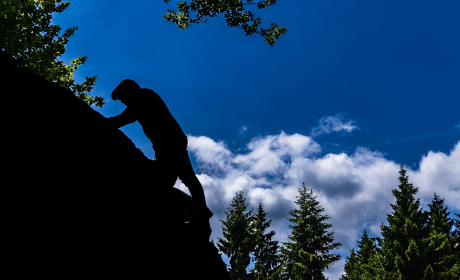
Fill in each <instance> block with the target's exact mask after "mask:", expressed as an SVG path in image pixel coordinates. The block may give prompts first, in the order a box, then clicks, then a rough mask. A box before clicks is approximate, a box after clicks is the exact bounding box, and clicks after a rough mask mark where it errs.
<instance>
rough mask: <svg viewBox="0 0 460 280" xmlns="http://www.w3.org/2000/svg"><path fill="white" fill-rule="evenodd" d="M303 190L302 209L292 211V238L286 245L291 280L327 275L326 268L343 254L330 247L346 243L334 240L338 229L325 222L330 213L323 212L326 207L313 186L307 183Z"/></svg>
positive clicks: (300, 205)
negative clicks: (318, 199)
mask: <svg viewBox="0 0 460 280" xmlns="http://www.w3.org/2000/svg"><path fill="white" fill-rule="evenodd" d="M299 193H300V195H299V196H297V201H296V202H295V203H296V204H297V205H298V207H299V209H296V210H291V211H289V214H290V215H291V218H288V220H289V222H290V223H291V225H289V227H290V228H291V234H290V235H289V237H288V238H289V240H290V242H287V243H285V248H283V249H282V254H283V258H284V262H285V266H286V270H285V272H284V273H283V276H284V278H285V279H290V280H294V279H302V280H307V279H315V280H317V279H326V278H325V277H324V274H323V272H324V271H325V270H326V269H327V268H329V267H330V266H331V265H332V264H334V263H335V262H337V261H339V260H340V255H335V254H331V253H330V251H331V250H334V249H337V248H339V247H340V246H341V245H342V244H340V243H333V242H334V233H333V232H328V231H327V229H328V228H330V227H332V225H331V224H327V223H325V221H326V220H327V219H330V217H328V216H327V215H322V212H323V211H324V208H323V207H321V206H320V205H319V202H318V201H317V200H316V196H313V190H312V189H310V190H308V189H306V188H305V184H303V188H300V189H299Z"/></svg>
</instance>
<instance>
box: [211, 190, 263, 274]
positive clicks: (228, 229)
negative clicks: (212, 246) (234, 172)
mask: <svg viewBox="0 0 460 280" xmlns="http://www.w3.org/2000/svg"><path fill="white" fill-rule="evenodd" d="M247 206H248V204H247V203H246V198H245V197H244V196H243V191H239V192H237V193H236V194H235V197H234V198H233V199H232V202H231V203H230V206H229V207H228V211H225V216H226V218H225V220H220V221H221V223H222V235H223V237H224V238H218V242H217V247H218V249H219V251H221V252H222V253H224V254H225V255H226V256H227V257H228V258H229V259H230V268H229V272H230V278H231V279H242V280H244V279H249V276H248V273H247V267H248V266H249V264H250V262H251V257H250V254H251V252H253V248H254V238H253V235H252V232H251V226H252V222H253V220H254V218H253V216H252V212H253V211H252V210H251V211H248V210H247Z"/></svg>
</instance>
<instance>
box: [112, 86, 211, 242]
mask: <svg viewBox="0 0 460 280" xmlns="http://www.w3.org/2000/svg"><path fill="white" fill-rule="evenodd" d="M112 99H113V100H120V101H121V103H123V104H125V105H126V107H127V108H126V109H125V110H124V111H123V112H122V113H121V114H119V115H118V116H115V117H110V118H107V120H108V121H110V123H111V124H112V125H113V126H115V127H117V128H119V127H122V126H124V125H127V124H130V123H133V122H135V121H138V122H139V123H140V124H141V125H142V129H143V130H144V133H145V135H146V136H147V137H148V138H149V139H150V141H152V146H153V149H154V150H155V158H156V160H155V167H156V169H157V172H156V173H157V174H158V175H159V176H162V177H163V178H165V177H169V178H170V179H169V180H166V181H169V182H170V183H171V184H172V185H173V184H174V182H175V181H176V179H177V177H179V179H180V180H181V181H182V182H183V183H184V184H185V185H186V186H187V187H188V188H189V190H190V193H191V194H192V198H193V201H194V204H195V217H196V218H198V220H196V222H198V224H199V226H200V231H205V233H206V234H208V235H207V238H209V235H210V234H211V229H210V227H209V218H210V217H211V216H212V212H211V211H210V210H209V208H208V207H207V206H206V201H205V197H204V192H203V187H202V186H201V184H200V182H199V181H198V178H197V177H196V175H195V172H194V171H193V168H192V164H191V163H190V159H189V157H188V153H187V136H186V135H185V134H184V132H183V131H182V129H181V127H180V126H179V124H178V123H177V121H176V120H175V119H174V117H173V116H172V115H171V113H170V112H169V110H168V107H166V104H165V103H164V102H163V100H162V99H161V97H160V96H159V95H158V94H157V93H156V92H154V91H153V90H151V89H146V88H143V89H141V88H140V86H139V85H138V84H137V83H136V82H135V81H133V80H129V79H126V80H123V81H122V82H121V83H120V84H119V85H118V86H117V87H116V88H115V89H114V90H113V92H112ZM158 170H161V171H160V172H158ZM171 178H172V180H171ZM172 185H171V186H167V187H172ZM160 199H161V198H160Z"/></svg>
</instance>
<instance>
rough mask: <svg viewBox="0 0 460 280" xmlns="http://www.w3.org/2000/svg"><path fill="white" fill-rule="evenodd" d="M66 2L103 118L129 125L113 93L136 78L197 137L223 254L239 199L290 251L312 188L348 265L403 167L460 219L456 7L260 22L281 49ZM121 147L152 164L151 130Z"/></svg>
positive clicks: (134, 4) (200, 170)
mask: <svg viewBox="0 0 460 280" xmlns="http://www.w3.org/2000/svg"><path fill="white" fill-rule="evenodd" d="M70 2H71V4H70V6H69V8H68V9H67V10H66V11H64V12H63V13H62V14H58V15H55V17H54V20H53V23H54V24H59V25H60V26H61V27H63V28H68V27H72V26H78V28H79V29H78V30H77V31H76V33H75V35H74V36H73V37H71V38H70V43H69V44H68V46H67V52H66V53H65V54H64V56H63V57H62V60H63V61H64V62H69V61H70V59H71V58H74V57H77V56H79V55H81V56H88V60H87V62H86V63H85V64H84V65H82V66H81V67H80V69H79V70H77V72H76V74H75V76H74V77H75V78H76V79H77V81H81V80H82V79H83V78H84V77H85V76H94V75H97V77H98V79H97V82H96V86H95V87H94V90H93V93H94V94H95V95H99V96H102V97H104V98H105V99H106V100H105V101H106V104H105V106H104V107H103V108H102V109H100V108H95V109H96V110H97V111H99V112H101V113H102V114H103V115H104V116H107V117H108V116H113V115H116V114H118V113H120V112H121V111H122V110H123V109H124V106H123V105H122V104H121V103H120V102H114V101H111V100H110V93H111V91H112V90H113V88H114V87H116V86H117V85H118V83H119V82H120V81H121V80H123V79H125V78H130V79H134V80H135V81H137V82H138V83H139V84H140V86H141V87H145V88H151V89H153V90H155V91H156V92H157V93H158V94H159V95H160V96H161V97H162V98H163V100H164V101H165V102H166V104H167V106H168V107H169V109H170V111H171V113H172V114H173V116H174V117H175V118H176V119H177V121H178V122H179V124H180V125H181V127H182V129H183V130H184V132H185V133H186V134H187V135H189V152H190V157H191V158H192V161H193V164H194V168H195V171H196V173H197V174H198V177H199V179H200V181H201V182H202V184H203V187H204V189H205V193H206V197H207V199H208V206H209V207H210V208H211V210H212V211H213V212H214V213H215V216H214V217H213V218H212V226H213V236H212V237H213V238H214V239H216V238H217V237H219V236H221V233H220V224H219V221H218V220H219V219H223V218H224V216H223V215H224V214H223V211H224V210H225V209H226V208H227V207H228V205H229V203H230V200H231V198H232V196H233V195H234V193H235V192H236V191H238V190H243V191H244V192H245V195H247V197H248V201H249V202H250V205H251V206H254V207H255V206H257V203H258V202H262V203H264V205H265V207H266V209H267V210H268V211H267V212H269V214H270V215H271V218H272V219H273V221H274V222H273V223H274V229H275V231H276V232H277V236H278V239H279V240H281V241H286V236H287V234H288V228H287V226H286V224H285V222H283V221H285V219H286V218H287V211H288V210H289V209H292V207H294V204H293V202H292V201H293V200H295V195H296V190H297V188H298V187H300V186H301V184H302V182H305V184H306V185H307V187H310V188H313V190H314V191H315V193H316V194H318V199H319V200H320V202H321V203H322V206H323V207H325V209H326V213H327V214H329V215H330V216H331V218H332V219H331V220H330V221H331V223H332V224H333V228H332V230H333V231H334V232H335V233H336V234H335V236H336V238H337V239H338V240H339V241H340V242H342V243H343V244H344V245H343V246H342V249H340V250H339V251H338V253H340V254H342V255H343V256H346V255H347V252H348V251H349V250H350V249H351V248H352V247H353V246H354V244H355V240H356V239H357V238H358V237H359V236H360V235H361V233H362V230H363V229H364V228H367V229H368V230H370V234H371V235H378V226H377V225H379V224H381V223H383V222H385V218H386V214H387V213H389V211H390V209H389V203H391V201H392V197H391V191H390V190H391V189H392V188H396V187H397V184H398V182H397V178H398V175H399V174H398V173H397V172H398V169H399V164H401V163H402V164H404V165H405V166H406V167H407V168H409V173H408V174H409V179H410V181H412V182H413V183H414V185H415V186H416V187H419V188H420V190H419V196H420V198H421V200H422V204H423V203H425V204H424V205H426V203H427V202H429V200H430V199H431V196H432V193H433V191H436V192H437V193H438V194H440V195H441V197H443V198H445V199H446V203H447V205H448V207H449V209H450V210H451V211H452V212H457V213H458V212H459V211H460V209H459V206H458V205H455V203H454V201H456V199H460V194H459V186H460V171H459V168H458V166H460V143H459V141H460V111H459V110H458V107H459V104H460V82H459V81H460V79H459V77H460V52H459V51H458V50H459V49H460V17H458V15H459V14H460V2H459V1H457V0H445V1H428V0H425V1H413V0H408V1H364V0H349V1H343V0H340V1H339V0H328V1H298V0H297V1H294V0H284V1H278V2H277V4H276V5H274V6H272V7H270V8H267V9H265V10H263V11H255V13H256V15H260V16H261V17H262V22H263V24H264V26H267V25H268V24H269V23H270V22H277V23H279V24H280V25H282V26H286V27H287V29H288V32H287V33H286V34H285V35H283V36H282V37H281V38H280V39H279V40H278V41H277V42H276V44H275V45H274V46H273V47H270V46H266V45H265V44H264V42H263V39H262V38H261V37H260V36H256V35H254V36H252V37H246V36H245V35H244V32H243V31H242V30H240V29H237V28H230V27H227V25H226V22H225V20H224V18H223V16H221V17H217V18H211V19H209V20H208V22H207V23H205V24H199V25H193V26H191V27H190V28H189V29H187V30H179V29H178V28H177V27H176V26H175V25H174V24H172V23H170V22H167V21H166V20H165V19H164V18H163V17H162V15H163V14H164V13H166V12H167V9H172V8H173V7H174V3H175V2H174V1H171V3H170V4H168V5H167V4H165V3H164V2H163V1H159V0H157V1H151V0H150V1H148V0H145V1H114V0H112V1H106V0H101V1H90V0H80V1H70ZM122 131H123V132H125V134H126V135H127V136H128V137H130V138H131V139H132V140H133V142H134V143H135V144H136V146H138V147H139V148H140V149H141V150H142V151H143V152H144V153H145V154H146V155H147V156H148V157H150V158H154V152H153V151H152V149H151V144H150V142H149V140H148V139H147V138H145V136H144V135H143V132H142V130H141V128H140V125H138V124H132V125H129V126H127V127H124V128H122ZM89 144H90V143H89ZM176 186H177V187H179V188H183V189H185V187H184V186H183V185H181V184H180V182H178V183H177V184H176ZM377 202H378V203H377ZM376 203H377V204H376ZM425 207H426V206H425ZM278 232H279V234H278ZM342 268H343V261H342V262H339V263H337V264H336V265H335V266H334V267H333V268H331V269H330V270H329V271H328V272H327V273H328V275H329V276H330V277H331V279H337V278H338V275H340V273H341V270H342Z"/></svg>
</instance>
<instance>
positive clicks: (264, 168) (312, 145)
mask: <svg viewBox="0 0 460 280" xmlns="http://www.w3.org/2000/svg"><path fill="white" fill-rule="evenodd" d="M188 139H189V146H188V150H189V151H190V152H191V154H192V155H193V156H194V157H195V159H196V162H197V165H198V166H197V167H198V170H199V172H198V175H197V176H198V179H199V180H200V182H201V183H202V185H203V188H204V191H205V195H206V200H207V204H208V206H209V208H210V209H211V210H212V211H213V213H214V217H213V218H211V226H212V228H213V233H212V236H211V238H213V239H214V240H216V239H217V237H219V236H221V235H222V233H221V224H220V222H219V220H222V219H225V214H224V211H226V210H227V208H228V206H229V204H230V202H231V200H232V198H233V197H234V195H235V193H236V192H237V191H240V190H242V191H243V192H244V195H245V197H246V198H247V202H248V203H249V207H250V208H253V209H256V208H257V205H258V203H262V204H263V206H264V209H265V211H266V212H268V214H269V218H270V219H272V220H273V222H272V226H271V228H270V230H275V232H276V235H275V239H276V240H279V241H282V242H286V241H287V236H288V235H289V228H288V226H287V223H286V221H287V220H286V219H287V218H288V216H289V214H288V211H289V210H292V209H294V207H295V206H296V205H295V204H294V201H295V200H296V196H297V195H298V188H300V187H301V186H302V182H305V185H306V186H307V187H308V188H312V189H313V191H314V193H315V194H316V195H317V196H318V198H317V199H318V201H319V202H320V205H321V206H322V207H324V208H325V214H327V215H328V216H330V217H331V219H330V220H328V222H329V223H331V224H332V228H331V229H330V230H331V231H333V232H334V233H335V234H334V236H335V241H336V242H340V243H342V244H343V246H342V247H341V248H340V249H339V250H338V251H337V252H338V253H345V254H346V253H348V251H349V250H350V249H351V248H352V247H353V246H355V244H356V239H358V238H359V237H360V235H361V234H362V230H363V228H367V229H368V230H369V233H370V234H371V235H379V234H380V224H382V223H386V215H387V214H388V213H390V212H391V207H390V203H392V202H393V196H392V194H391V189H394V188H397V187H398V184H399V181H398V176H399V173H398V171H399V168H400V167H399V164H397V163H395V162H393V161H390V160H388V159H385V158H384V156H383V155H382V154H381V153H379V152H376V151H371V150H368V149H365V148H358V149H356V151H355V152H354V154H351V155H347V154H344V153H341V154H327V155H325V156H323V157H318V154H319V152H320V150H321V148H320V146H319V145H318V143H316V142H315V141H314V140H313V139H312V138H311V137H308V136H303V135H300V134H293V135H288V134H285V133H284V132H281V133H280V134H278V135H268V136H265V137H258V138H254V139H252V140H251V141H250V142H249V144H248V145H247V146H246V148H247V149H246V152H244V153H234V152H232V151H230V150H229V149H228V147H227V146H226V145H225V143H223V142H216V141H214V140H212V139H210V138H208V137H205V136H200V137H195V136H189V137H188ZM458 166H460V142H458V143H456V144H455V145H454V148H453V149H452V150H451V152H450V153H449V154H444V153H441V152H429V153H428V154H427V155H425V156H424V157H423V158H422V160H421V162H420V168H419V170H410V169H408V175H409V181H410V182H412V183H413V184H414V186H416V187H418V188H419V193H418V194H417V197H420V198H421V201H422V204H424V205H426V203H428V202H429V201H430V200H431V198H432V196H433V192H436V193H437V194H438V195H440V196H441V197H442V198H444V199H445V203H446V204H447V206H448V207H449V209H450V211H453V212H458V211H459V210H460V205H458V203H457V202H458V201H459V200H460V190H459V187H460V172H459V171H458ZM406 169H407V168H406ZM176 187H179V188H181V189H183V190H186V188H185V186H183V185H182V184H180V182H178V183H177V184H176ZM342 269H343V261H342V262H339V263H337V264H336V265H334V266H333V267H332V268H331V269H330V270H329V271H328V274H329V275H331V279H332V278H334V279H336V278H337V277H336V276H333V277H332V275H340V274H341V270H342Z"/></svg>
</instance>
